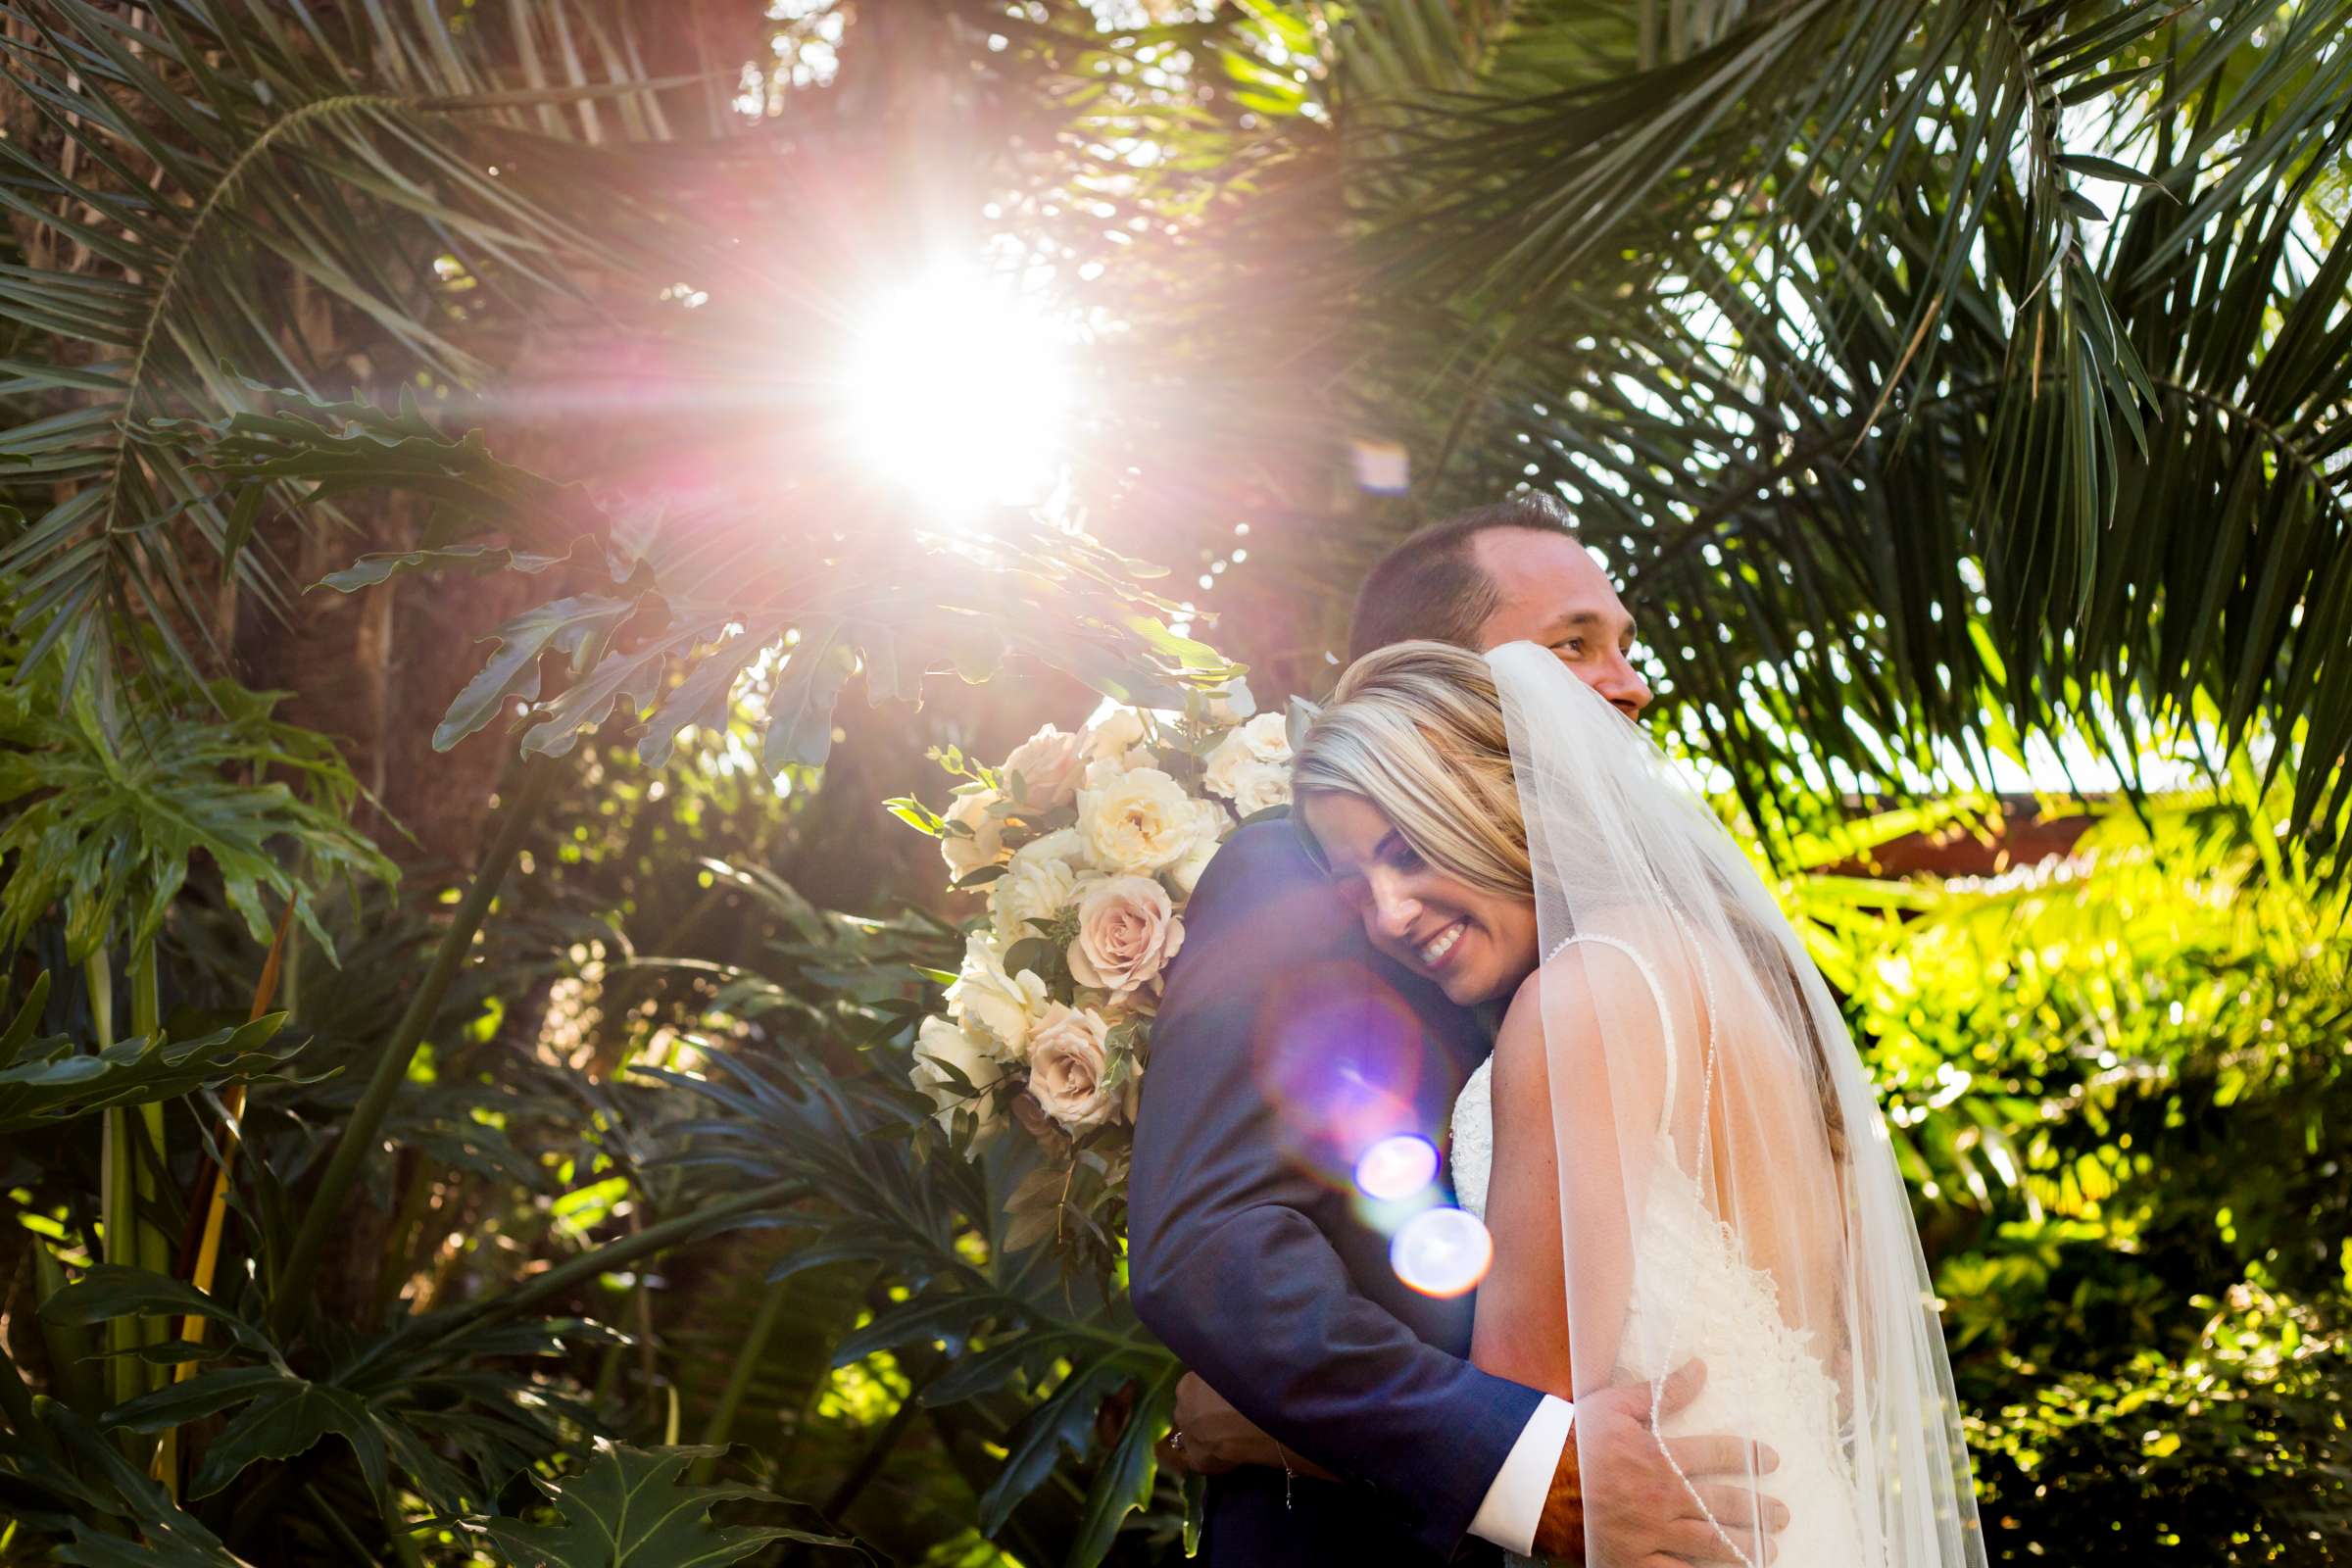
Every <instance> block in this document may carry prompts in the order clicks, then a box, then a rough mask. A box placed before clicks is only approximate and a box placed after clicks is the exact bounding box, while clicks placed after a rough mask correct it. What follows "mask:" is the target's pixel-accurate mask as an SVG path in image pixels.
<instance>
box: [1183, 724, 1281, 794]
mask: <svg viewBox="0 0 2352 1568" xmlns="http://www.w3.org/2000/svg"><path fill="white" fill-rule="evenodd" d="M1290 763H1291V738H1290V734H1289V732H1288V731H1287V730H1286V729H1285V728H1284V727H1283V717H1282V715H1281V714H1280V713H1260V714H1258V715H1257V716H1256V717H1255V718H1253V719H1251V720H1250V722H1249V723H1247V724H1244V725H1243V726H1242V727H1241V728H1239V729H1236V730H1232V731H1229V732H1228V733H1227V734H1226V736H1225V738H1224V739H1223V740H1221V741H1219V742H1217V744H1216V746H1215V747H1214V748H1212V749H1211V750H1210V752H1209V754H1208V765H1207V767H1206V768H1205V769H1204V771H1203V773H1202V782H1204V783H1206V784H1207V785H1208V787H1209V788H1210V789H1212V790H1214V791H1215V792H1216V793H1217V794H1219V795H1222V796H1224V797H1225V798H1226V799H1227V800H1229V801H1232V802H1234V803H1235V804H1236V806H1237V808H1238V809H1240V811H1241V813H1242V814H1243V815H1244V816H1248V815H1249V814H1250V812H1251V811H1255V810H1261V809H1264V808H1265V807H1268V806H1279V805H1283V804H1286V803H1287V802H1288V801H1289V800H1290V798H1291V785H1290V779H1289V777H1288V772H1289V768H1290ZM1269 770H1279V771H1281V772H1283V773H1284V774H1285V777H1284V778H1283V780H1282V789H1281V794H1280V796H1279V797H1278V798H1268V797H1269V796H1270V794H1271V790H1272V786H1271V784H1270V783H1269V782H1268V780H1267V777H1266V775H1267V773H1268V771H1269ZM1245 792H1248V793H1249V794H1250V797H1251V798H1252V799H1254V800H1256V801H1257V802H1258V804H1257V805H1255V806H1242V805H1241V804H1240V803H1241V800H1242V798H1243V795H1244V793H1245Z"/></svg>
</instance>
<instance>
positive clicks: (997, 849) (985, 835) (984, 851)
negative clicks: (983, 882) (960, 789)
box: [939, 790, 1005, 882]
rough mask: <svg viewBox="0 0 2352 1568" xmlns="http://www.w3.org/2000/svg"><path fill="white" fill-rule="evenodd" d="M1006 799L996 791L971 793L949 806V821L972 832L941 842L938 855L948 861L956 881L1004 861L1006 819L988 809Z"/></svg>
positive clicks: (952, 834)
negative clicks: (992, 814) (989, 812)
mask: <svg viewBox="0 0 2352 1568" xmlns="http://www.w3.org/2000/svg"><path fill="white" fill-rule="evenodd" d="M1004 799H1005V797H1004V796H1002V795H999V794H998V793H997V792H996V791H995V790H972V791H969V792H968V793H965V794H962V795H958V796H956V799H955V800H954V801H953V802H951V803H950V804H949V806H948V809H947V811H946V812H945V813H944V814H945V815H946V817H947V819H948V820H949V821H951V822H956V823H960V824H961V825H963V826H964V827H967V828H970V829H971V832H970V833H969V834H963V833H949V834H946V835H944V836H942V838H941V839H940V841H939V853H940V854H941V855H943V856H945V857H946V858H947V861H948V870H949V872H950V873H951V874H953V875H954V876H955V878H956V881H958V882H960V881H962V880H963V879H964V878H965V877H967V876H970V875H971V874H972V873H973V872H974V871H977V870H979V869H980V868H981V867H982V866H984V865H994V864H996V863H997V862H998V861H999V860H1002V859H1003V858H1005V819H1004V818H1003V817H1001V816H991V815H989V814H988V809H989V808H990V807H992V806H995V805H997V804H998V803H999V802H1001V801H1003V800H1004Z"/></svg>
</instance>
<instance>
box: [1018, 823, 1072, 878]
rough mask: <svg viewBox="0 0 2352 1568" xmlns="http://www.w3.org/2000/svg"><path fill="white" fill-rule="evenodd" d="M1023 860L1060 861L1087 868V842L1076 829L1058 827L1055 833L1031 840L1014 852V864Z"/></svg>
mask: <svg viewBox="0 0 2352 1568" xmlns="http://www.w3.org/2000/svg"><path fill="white" fill-rule="evenodd" d="M1023 860H1060V861H1062V862H1064V863H1065V864H1068V865H1072V866H1076V867H1079V868H1081V869H1083V868H1085V866H1086V840H1085V839H1084V838H1082V837H1080V836H1079V833H1078V830H1077V829H1076V828H1074V827H1057V828H1055V829H1054V831H1053V832H1051V833H1048V834H1045V835H1043V836H1042V837H1039V838H1034V839H1031V840H1030V841H1029V842H1028V843H1026V844H1024V845H1022V846H1021V847H1020V848H1019V849H1017V850H1015V851H1013V852H1012V863H1013V864H1015V865H1018V864H1020V863H1021V862H1022V861H1023Z"/></svg>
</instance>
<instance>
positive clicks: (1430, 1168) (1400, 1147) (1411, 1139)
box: [1355, 1133, 1438, 1202]
mask: <svg viewBox="0 0 2352 1568" xmlns="http://www.w3.org/2000/svg"><path fill="white" fill-rule="evenodd" d="M1437 1177H1438V1151H1437V1146H1436V1145H1434V1144H1432V1143H1431V1142H1430V1141H1429V1140H1428V1139H1426V1138H1423V1137H1420V1136H1418V1135H1417V1134H1414V1133H1397V1134H1396V1135H1394V1136H1392V1137H1388V1138H1383V1139H1382V1140H1381V1141H1380V1142H1378V1143H1376V1144H1374V1145H1373V1146H1372V1147H1371V1148H1370V1149H1367V1150H1365V1151H1364V1154H1363V1157H1362V1158H1361V1159H1359V1160H1357V1161H1356V1162H1355V1185H1356V1186H1357V1187H1358V1188H1360V1189H1361V1190H1362V1192H1363V1194H1364V1196H1365V1197H1366V1198H1375V1199H1378V1200H1380V1201H1382V1202H1394V1201H1397V1200H1398V1199H1400V1198H1410V1197H1412V1196H1413V1194H1415V1193H1417V1192H1419V1191H1420V1190H1421V1189H1422V1188H1424V1187H1427V1186H1428V1185H1429V1184H1430V1183H1431V1182H1433V1181H1435V1180H1437Z"/></svg>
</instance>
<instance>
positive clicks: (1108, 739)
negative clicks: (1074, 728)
mask: <svg viewBox="0 0 2352 1568" xmlns="http://www.w3.org/2000/svg"><path fill="white" fill-rule="evenodd" d="M1145 738H1146V737H1145V731H1144V715H1143V714H1141V713H1139V712H1137V711H1135V710H1134V709H1132V708H1114V709H1112V710H1111V711H1109V712H1108V713H1107V714H1105V715H1104V716H1103V722H1101V723H1100V724H1097V725H1096V726H1095V727H1094V728H1092V729H1090V730H1088V731H1087V732H1086V759H1087V760H1088V761H1090V762H1101V761H1115V760H1118V759H1120V758H1123V757H1125V756H1126V755H1127V754H1128V753H1129V752H1132V751H1134V750H1135V749H1136V748H1137V747H1139V746H1141V745H1143V744H1144V741H1145Z"/></svg>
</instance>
